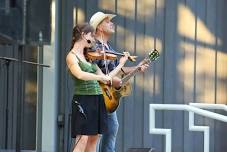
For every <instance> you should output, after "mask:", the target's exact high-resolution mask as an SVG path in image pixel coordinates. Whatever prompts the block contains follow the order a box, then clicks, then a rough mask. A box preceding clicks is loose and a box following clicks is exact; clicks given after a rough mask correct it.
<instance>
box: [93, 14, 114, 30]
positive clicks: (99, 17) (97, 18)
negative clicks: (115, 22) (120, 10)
mask: <svg viewBox="0 0 227 152" xmlns="http://www.w3.org/2000/svg"><path fill="white" fill-rule="evenodd" d="M115 16H116V15H115V14H105V13H103V12H97V13H95V14H94V15H92V17H91V19H90V21H89V23H90V25H91V26H92V27H93V28H94V30H95V31H96V28H97V26H98V25H99V24H100V23H101V22H102V21H103V20H104V19H105V18H107V17H108V18H109V19H110V20H111V19H112V18H114V17H115Z"/></svg>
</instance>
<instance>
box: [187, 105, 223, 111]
mask: <svg viewBox="0 0 227 152" xmlns="http://www.w3.org/2000/svg"><path fill="white" fill-rule="evenodd" d="M189 105H190V106H194V107H197V108H202V109H212V110H215V109H216V110H225V111H227V106H226V105H225V104H211V103H189Z"/></svg>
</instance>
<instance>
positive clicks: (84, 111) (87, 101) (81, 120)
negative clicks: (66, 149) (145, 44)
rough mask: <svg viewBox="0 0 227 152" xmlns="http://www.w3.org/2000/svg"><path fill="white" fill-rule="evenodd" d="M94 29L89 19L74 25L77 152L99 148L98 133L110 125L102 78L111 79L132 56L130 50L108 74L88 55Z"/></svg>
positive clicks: (71, 66)
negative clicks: (87, 56)
mask: <svg viewBox="0 0 227 152" xmlns="http://www.w3.org/2000/svg"><path fill="white" fill-rule="evenodd" d="M93 32H94V30H93V28H92V27H91V26H90V25H89V24H87V23H85V24H81V25H77V26H76V27H74V29H73V38H72V47H71V50H70V52H69V53H68V55H67V57H66V62H67V66H68V68H69V70H70V72H71V74H72V75H73V78H74V82H75V90H74V97H73V101H72V121H71V135H72V138H76V142H75V145H74V149H73V152H95V151H96V143H97V140H98V135H99V134H102V133H103V132H104V131H105V130H106V127H107V124H106V121H107V112H106V109H105V104H104V101H103V96H102V91H101V88H100V86H99V83H98V81H101V82H102V83H109V82H110V81H111V79H112V77H113V76H115V75H116V74H117V73H118V72H119V71H120V69H121V68H122V67H123V66H124V64H125V62H126V61H127V59H128V54H126V55H125V57H122V58H121V59H120V64H119V65H118V66H117V67H116V68H115V70H113V71H112V72H111V73H109V74H108V75H104V74H103V73H102V71H101V70H100V69H99V67H98V66H97V65H96V64H94V63H91V62H88V61H87V60H86V58H85V56H84V50H85V49H86V48H88V47H91V46H92V44H93V42H94V41H95V40H94V36H93Z"/></svg>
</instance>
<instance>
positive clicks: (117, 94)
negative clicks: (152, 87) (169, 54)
mask: <svg viewBox="0 0 227 152" xmlns="http://www.w3.org/2000/svg"><path fill="white" fill-rule="evenodd" d="M158 57H159V52H158V51H157V50H153V51H151V52H150V53H149V54H148V56H147V57H146V58H145V59H144V60H142V61H141V62H140V64H139V66H137V67H136V68H135V69H134V70H133V71H131V72H130V73H129V74H127V75H125V76H124V77H123V78H122V80H121V87H119V88H115V87H114V86H112V85H108V84H103V83H100V86H101V88H102V92H103V97H104V102H105V106H106V109H107V111H108V112H109V113H112V112H114V111H116V109H117V108H118V106H119V104H120V98H121V97H122V96H128V95H130V94H131V90H132V89H131V88H132V87H131V85H130V83H129V80H130V78H132V77H134V76H135V75H136V74H137V73H138V72H139V71H140V66H141V65H144V64H150V63H151V62H152V61H155V60H156V59H157V58H158Z"/></svg>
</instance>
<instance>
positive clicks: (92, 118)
mask: <svg viewBox="0 0 227 152" xmlns="http://www.w3.org/2000/svg"><path fill="white" fill-rule="evenodd" d="M78 103H79V104H78ZM78 105H79V106H78ZM106 130H107V111H106V108H105V103H104V98H103V95H74V97H73V100H72V117H71V137H72V138H75V137H76V136H77V135H96V134H103V133H104V132H106Z"/></svg>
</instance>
